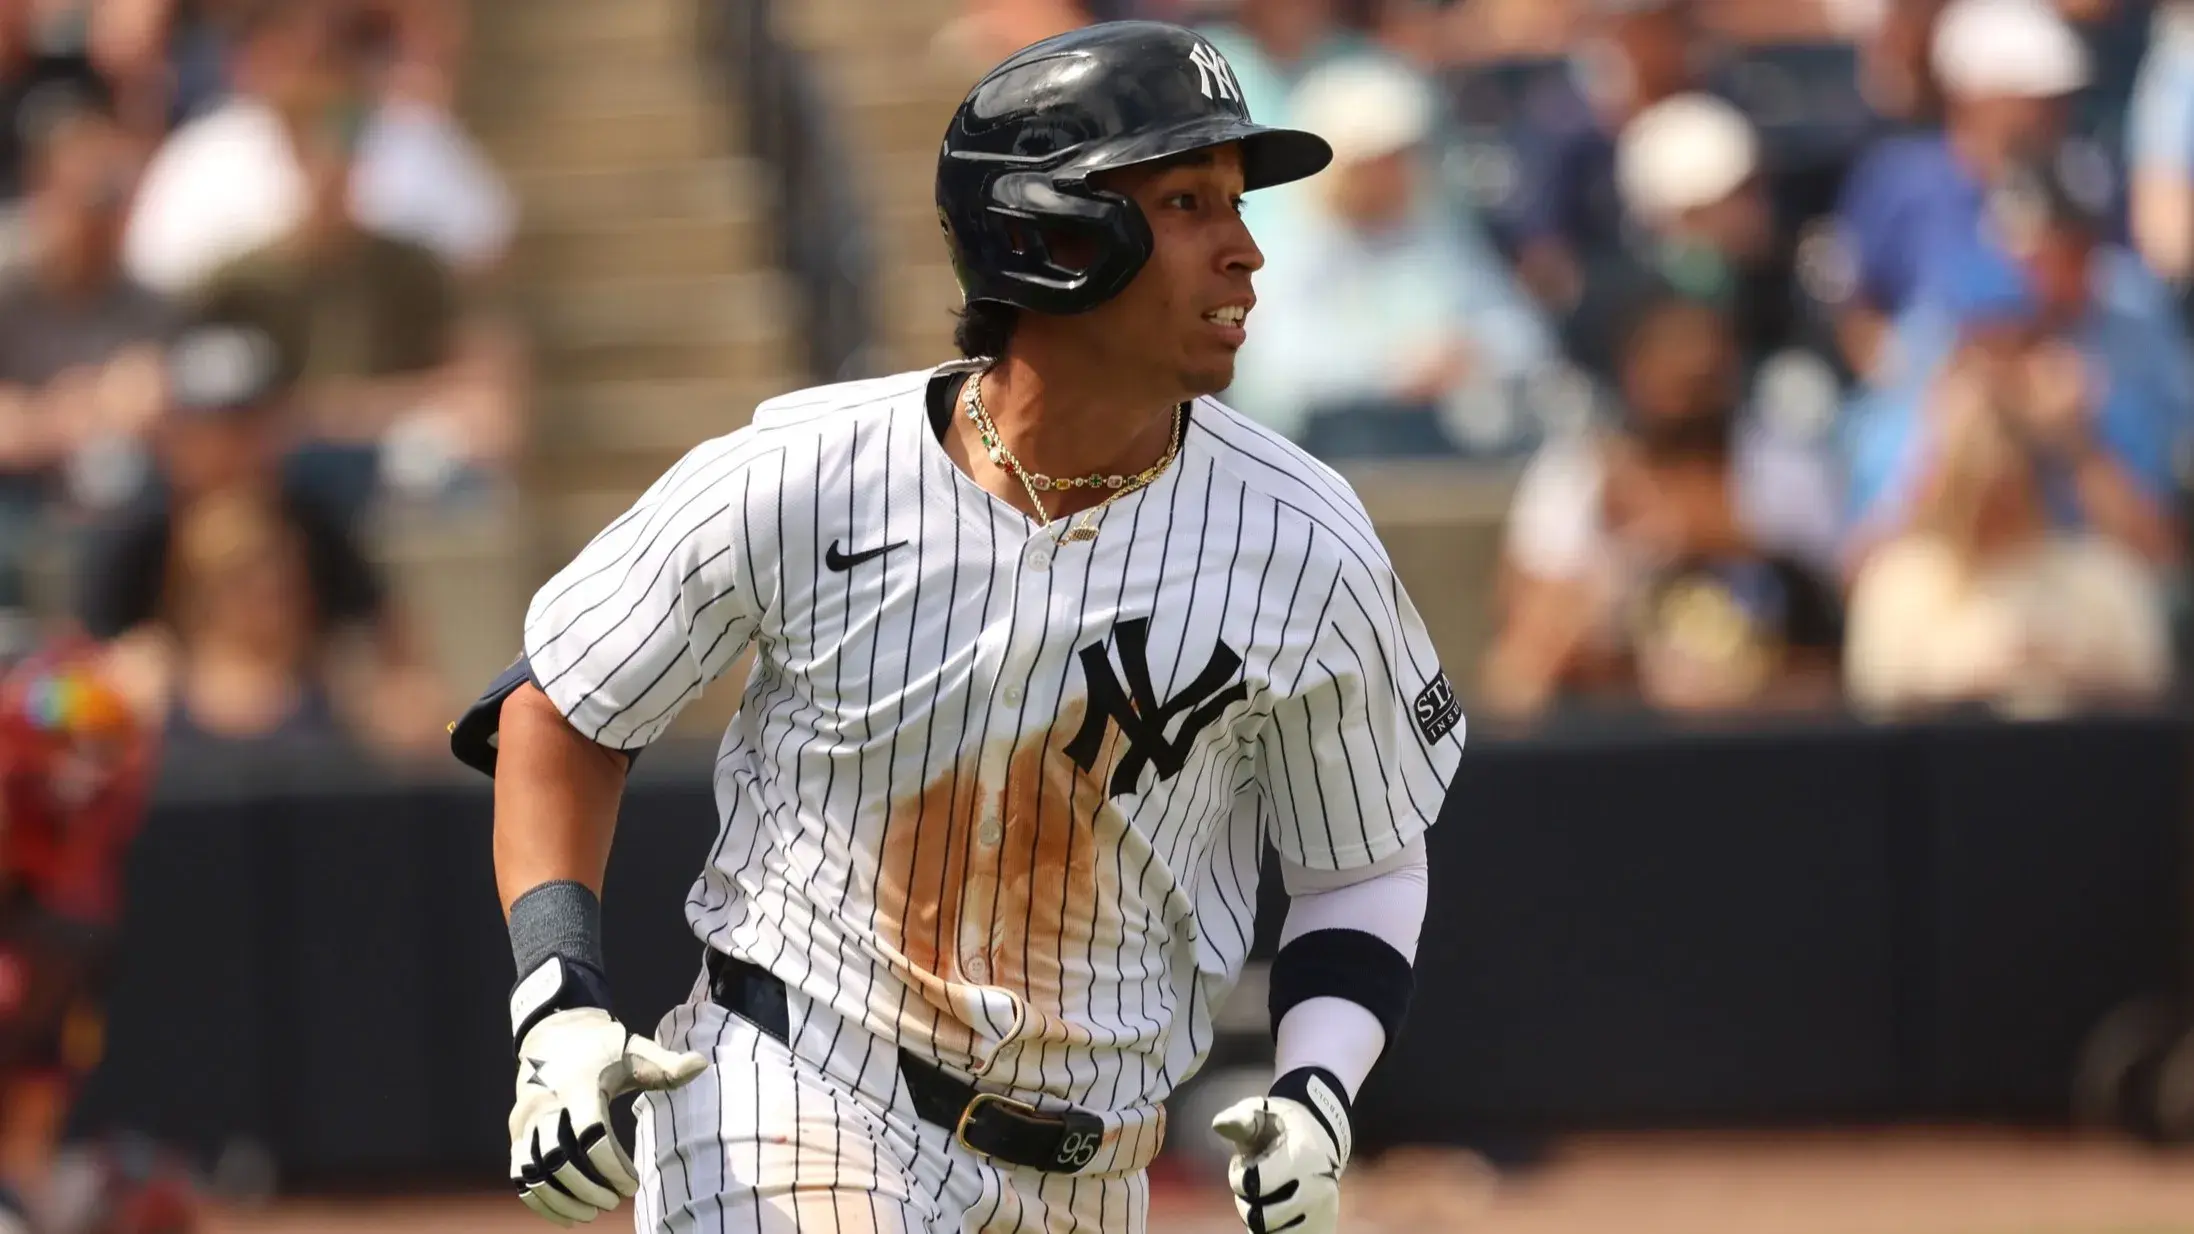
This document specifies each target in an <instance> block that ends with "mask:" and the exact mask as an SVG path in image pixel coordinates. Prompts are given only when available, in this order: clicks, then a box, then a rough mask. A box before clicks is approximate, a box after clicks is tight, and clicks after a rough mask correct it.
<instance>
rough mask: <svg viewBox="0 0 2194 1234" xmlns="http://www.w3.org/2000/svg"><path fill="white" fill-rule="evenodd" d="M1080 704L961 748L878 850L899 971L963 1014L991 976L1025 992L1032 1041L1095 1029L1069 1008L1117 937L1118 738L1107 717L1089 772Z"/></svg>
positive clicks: (880, 893)
mask: <svg viewBox="0 0 2194 1234" xmlns="http://www.w3.org/2000/svg"><path fill="white" fill-rule="evenodd" d="M1084 714H1085V704H1084V702H1083V701H1082V700H1080V699H1075V700H1071V701H1070V702H1068V703H1067V704H1066V706H1064V707H1062V708H1061V709H1060V711H1059V714H1058V716H1057V717H1056V718H1055V719H1054V720H1053V721H1052V723H1051V724H1050V726H1048V727H1047V728H1045V729H1043V730H1040V731H1037V732H1035V733H1028V734H1023V735H1022V736H1021V737H1020V738H1019V739H1018V740H1015V741H1010V742H1008V743H1006V746H1005V748H1004V749H1001V750H997V751H995V752H994V753H992V755H991V757H990V758H989V759H987V760H986V759H985V758H984V757H983V756H982V754H981V753H980V752H977V753H971V754H968V755H965V756H963V757H962V758H961V759H960V760H959V761H958V762H957V763H956V764H955V765H954V766H953V767H952V768H951V769H950V770H948V771H946V772H945V773H944V774H943V775H940V776H938V777H937V778H936V779H934V780H932V781H930V782H929V783H928V784H927V785H925V786H924V787H923V789H922V791H921V792H920V793H918V794H915V795H913V796H911V797H909V798H906V799H902V800H898V801H894V802H893V803H892V812H891V825H890V828H889V830H888V831H887V832H886V840H885V846H884V852H883V854H882V860H881V862H880V869H879V877H878V885H877V892H876V903H877V918H876V920H877V933H878V935H879V939H878V941H879V942H881V943H883V944H884V945H885V947H886V948H889V949H891V950H894V951H896V952H897V954H898V955H899V956H900V957H903V959H904V962H905V963H904V966H903V967H904V970H905V971H902V972H900V974H899V976H900V977H901V979H902V980H904V981H906V982H907V983H908V984H909V985H911V986H912V987H913V988H914V989H915V990H916V991H917V992H919V993H920V994H921V995H922V997H923V998H924V999H925V1000H926V1001H928V1002H929V1003H931V1004H932V1005H933V1006H935V1007H936V1008H937V1009H938V1010H940V1011H943V1012H945V1013H947V1014H948V1015H951V1016H954V1017H956V1018H961V1019H963V1020H964V1019H965V1017H966V1015H967V1011H966V1009H967V1008H968V1007H970V1006H971V1005H977V1004H979V1003H980V1000H981V998H982V988H983V987H988V988H989V989H991V990H1004V991H1006V992H1008V993H1011V994H1012V995H1014V996H1015V997H1016V998H1018V999H1019V1000H1021V1001H1022V1003H1023V1004H1024V1005H1025V1010H1026V1016H1027V1022H1026V1024H1025V1025H1024V1027H1023V1030H1022V1032H1021V1034H1020V1040H1021V1041H1022V1042H1034V1041H1053V1042H1074V1043H1086V1042H1087V1041H1088V1040H1089V1039H1090V1034H1089V1030H1088V1029H1087V1028H1086V1027H1085V1026H1083V1025H1082V1024H1078V1023H1074V1022H1072V1021H1071V1020H1070V1019H1069V1017H1068V1008H1069V1007H1070V1006H1082V1005H1084V1004H1085V1003H1086V993H1087V990H1088V988H1089V986H1090V983H1091V980H1092V977H1091V973H1090V957H1091V956H1092V954H1093V953H1094V954H1095V955H1096V957H1097V958H1098V960H1099V961H1100V962H1103V961H1104V960H1105V959H1106V958H1108V957H1109V954H1110V952H1111V951H1112V950H1114V949H1115V948H1117V947H1118V946H1119V943H1120V931H1121V923H1122V921H1123V906H1122V905H1121V904H1120V902H1119V901H1120V880H1119V877H1118V870H1117V866H1116V863H1115V862H1114V861H1112V860H1111V858H1110V853H1111V852H1112V850H1113V848H1114V847H1116V846H1117V844H1118V843H1119V840H1120V837H1121V834H1122V832H1123V831H1124V830H1125V828H1126V825H1127V823H1126V819H1125V816H1124V815H1123V814H1122V813H1121V812H1120V810H1119V809H1118V808H1117V807H1116V806H1114V805H1113V803H1112V802H1111V801H1110V800H1109V799H1108V798H1107V797H1106V795H1105V785H1106V784H1107V783H1108V782H1109V781H1110V779H1111V776H1112V771H1113V768H1114V767H1115V766H1116V765H1117V763H1118V760H1119V758H1120V755H1121V753H1122V737H1121V734H1120V730H1119V728H1118V726H1117V725H1108V726H1107V731H1106V734H1105V740H1104V744H1103V746H1102V749H1101V752H1100V754H1099V755H1098V757H1097V759H1096V760H1095V763H1094V765H1093V766H1092V767H1091V768H1090V769H1089V770H1088V771H1084V770H1083V769H1082V768H1081V767H1080V766H1078V765H1077V764H1076V763H1075V761H1074V760H1073V759H1072V758H1071V757H1069V756H1068V755H1067V754H1066V753H1065V747H1066V746H1067V745H1068V744H1069V743H1070V742H1072V741H1073V740H1074V737H1075V735H1076V734H1077V733H1079V732H1080V731H1081V727H1082V721H1083V716H1084ZM1001 756H1003V757H1001ZM986 764H988V766H989V767H990V768H991V769H992V775H991V776H990V777H988V778H986V777H985V775H984V774H983V773H984V768H985V766H986ZM1000 765H1002V766H1003V767H1004V775H1003V782H1002V783H1001V782H998V778H997V772H996V769H997V768H998V767H999V766H1000ZM986 822H988V823H992V824H994V828H995V829H994V830H993V829H992V828H990V827H986V826H985V824H986ZM992 837H995V842H990V841H991V840H992ZM971 960H977V961H979V962H980V965H981V968H980V969H978V971H976V972H970V971H969V968H970V967H971V965H970V961H971ZM950 1035H952V1034H946V1033H941V1034H940V1036H941V1037H947V1036H950ZM944 1043H945V1042H944V1041H941V1042H940V1044H944Z"/></svg>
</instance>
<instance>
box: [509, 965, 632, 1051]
mask: <svg viewBox="0 0 2194 1234" xmlns="http://www.w3.org/2000/svg"><path fill="white" fill-rule="evenodd" d="M587 1007H594V1008H600V1009H602V1010H604V1011H605V1012H606V1011H607V1010H608V1008H609V982H608V980H607V979H605V978H604V977H603V976H602V974H601V973H600V972H599V971H597V970H595V969H593V968H590V967H588V966H587V965H585V964H581V963H578V962H577V961H574V960H567V959H565V958H564V957H562V956H553V955H552V956H550V957H549V958H547V959H545V960H543V961H541V962H540V963H539V964H537V965H535V966H534V968H533V971H531V972H529V973H527V974H526V975H525V977H523V978H522V979H520V981H519V982H518V985H517V987H516V988H514V989H513V990H511V992H510V1042H511V1046H512V1048H513V1049H517V1048H521V1047H523V1046H524V1044H525V1040H526V1034H528V1033H530V1032H532V1031H533V1028H534V1025H536V1024H539V1023H540V1022H541V1021H543V1020H545V1019H547V1018H549V1017H550V1016H552V1015H554V1014H556V1013H557V1012H559V1011H575V1010H578V1009H580V1008H587Z"/></svg>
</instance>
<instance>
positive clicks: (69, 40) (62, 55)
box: [0, 0, 109, 201]
mask: <svg viewBox="0 0 2194 1234" xmlns="http://www.w3.org/2000/svg"><path fill="white" fill-rule="evenodd" d="M70 34H71V32H70V31H68V30H65V29H62V28H59V27H56V26H53V25H51V24H49V23H46V22H43V21H40V20H39V19H38V15H37V13H35V12H34V11H33V9H32V7H31V6H30V5H28V4H26V3H23V2H22V0H8V2H7V3H0V201H13V200H14V199H16V198H17V197H19V196H21V195H22V193H23V189H24V179H25V174H26V171H27V161H28V158H29V151H28V150H27V149H26V144H27V142H28V140H29V138H30V137H31V135H32V134H35V133H37V132H38V131H39V130H41V129H43V128H45V127H46V126H47V125H48V124H49V123H50V122H51V121H52V119H53V118H54V117H56V116H57V115H59V114H61V113H64V112H68V111H74V110H79V109H81V108H83V107H86V106H104V105H106V103H107V101H108V98H109V92H108V89H107V84H106V81H105V79H104V78H102V77H101V76H100V74H99V69H98V66H96V65H95V64H93V63H92V61H91V57H90V55H89V54H87V50H86V48H85V46H84V40H83V38H82V35H81V32H75V36H74V37H70Z"/></svg>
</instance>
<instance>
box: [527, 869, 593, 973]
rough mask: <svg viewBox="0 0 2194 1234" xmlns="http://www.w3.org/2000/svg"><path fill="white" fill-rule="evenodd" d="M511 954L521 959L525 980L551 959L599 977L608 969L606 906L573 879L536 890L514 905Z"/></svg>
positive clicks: (529, 892) (549, 884)
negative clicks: (604, 930)
mask: <svg viewBox="0 0 2194 1234" xmlns="http://www.w3.org/2000/svg"><path fill="white" fill-rule="evenodd" d="M510 953H511V957H512V958H513V959H515V960H517V961H518V975H519V976H521V977H523V976H525V975H526V974H527V973H530V972H532V971H533V970H534V969H536V968H539V967H540V966H541V962H542V961H543V960H546V959H548V958H549V957H550V956H558V957H561V958H562V959H564V960H568V961H570V962H571V963H573V964H581V965H585V966H586V967H587V968H589V969H591V970H593V971H594V972H595V973H597V974H600V973H602V972H604V971H606V966H605V965H604V964H603V963H602V902H601V901H600V900H598V899H596V898H595V895H594V893H593V892H591V891H589V890H587V888H586V884H584V883H576V882H572V881H571V880H569V879H562V880H558V881H556V882H553V883H543V884H541V885H540V886H538V887H535V888H534V889H533V890H531V891H528V892H527V893H525V894H524V895H522V896H519V897H518V899H517V901H516V902H515V903H513V904H512V905H511V906H510Z"/></svg>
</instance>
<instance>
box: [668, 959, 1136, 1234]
mask: <svg viewBox="0 0 2194 1234" xmlns="http://www.w3.org/2000/svg"><path fill="white" fill-rule="evenodd" d="M788 1003H789V1004H790V1007H789V1012H790V1014H789V1022H790V1026H791V1034H790V1036H791V1041H792V1042H793V1046H794V1047H796V1048H788V1047H787V1046H786V1045H784V1044H782V1043H780V1042H779V1041H777V1040H776V1038H774V1037H772V1036H770V1035H769V1034H767V1033H765V1032H763V1031H762V1030H761V1029H759V1028H757V1027H755V1026H754V1025H753V1024H751V1023H749V1022H747V1021H746V1020H745V1019H742V1018H741V1017H739V1016H736V1015H733V1014H732V1013H731V1012H729V1011H726V1010H725V1009H724V1008H723V1007H721V1006H719V1005H717V1004H716V1003H715V1002H714V1001H713V1000H711V999H710V997H709V995H708V991H707V981H706V979H705V978H704V979H703V981H702V982H701V983H700V985H699V986H698V987H697V988H696V991H695V993H694V995H693V996H692V997H691V998H689V999H688V1000H687V1001H686V1002H685V1003H684V1004H683V1005H681V1006H679V1007H677V1008H676V1009H674V1010H673V1011H672V1012H671V1013H670V1014H669V1015H668V1016H666V1017H664V1019H663V1022H662V1024H661V1025H660V1026H659V1027H658V1028H657V1031H656V1038H657V1040H658V1041H660V1042H662V1044H663V1045H665V1046H666V1047H669V1048H671V1049H676V1050H691V1051H694V1052H696V1053H699V1054H702V1055H704V1056H706V1057H707V1058H708V1059H709V1060H710V1066H709V1069H708V1070H707V1071H706V1072H704V1073H702V1075H701V1076H700V1077H699V1078H697V1079H695V1080H694V1081H693V1082H692V1083H690V1084H687V1085H686V1086H685V1087H683V1088H679V1089H676V1090H674V1091H671V1092H668V1093H647V1094H644V1095H642V1097H641V1098H640V1100H639V1102H638V1103H637V1104H636V1106H635V1113H636V1115H637V1116H638V1120H639V1127H638V1134H637V1138H636V1142H635V1144H634V1149H633V1154H632V1155H633V1161H634V1163H635V1165H636V1166H637V1168H638V1171H639V1179H640V1194H639V1196H638V1197H637V1198H636V1199H635V1200H634V1209H635V1216H634V1224H635V1228H636V1229H637V1230H638V1231H639V1234H657V1232H662V1234H689V1232H694V1231H708V1232H709V1234H819V1232H827V1234H872V1232H873V1234H1052V1232H1054V1231H1056V1232H1059V1234H1064V1232H1065V1231H1070V1230H1072V1231H1080V1232H1082V1234H1142V1232H1143V1230H1144V1229H1145V1226H1146V1219H1147V1215H1148V1212H1149V1208H1150V1184H1149V1179H1148V1177H1147V1175H1146V1173H1145V1171H1144V1170H1143V1169H1141V1168H1134V1169H1120V1170H1114V1171H1110V1172H1108V1171H1106V1170H1105V1166H1106V1165H1107V1164H1108V1162H1107V1161H1104V1160H1100V1161H1095V1162H1092V1164H1091V1166H1090V1167H1088V1168H1085V1169H1084V1170H1083V1171H1082V1172H1080V1173H1077V1174H1072V1175H1060V1174H1045V1173H1041V1172H1038V1171H1035V1170H1029V1169H1024V1168H1022V1167H1019V1166H1013V1165H1006V1164H1003V1163H998V1162H993V1161H990V1160H987V1159H985V1158H983V1157H981V1156H979V1155H977V1154H976V1153H974V1152H973V1151H971V1150H969V1149H967V1148H965V1147H963V1146H961V1145H960V1144H959V1143H958V1142H957V1141H956V1139H955V1138H954V1136H953V1134H952V1132H951V1131H950V1130H947V1129H945V1128H942V1127H935V1126H931V1125H930V1124H928V1123H925V1122H923V1121H922V1120H921V1119H920V1118H918V1117H916V1115H915V1113H914V1107H913V1105H912V1102H911V1099H910V1098H909V1097H908V1096H907V1095H906V1093H905V1090H904V1086H903V1085H901V1084H899V1083H898V1082H897V1081H898V1050H897V1048H896V1047H895V1046H892V1045H891V1044H889V1043H887V1042H883V1041H880V1040H878V1039H876V1038H875V1037H873V1036H870V1035H869V1034H868V1033H866V1032H865V1031H863V1030H862V1029H861V1028H860V1027H859V1026H857V1025H854V1024H851V1023H846V1022H843V1021H841V1019H840V1018H839V1017H838V1016H837V1015H835V1014H834V1013H833V1012H832V1011H831V1010H830V1009H829V1008H827V1007H825V1006H822V1005H820V1004H817V1003H815V1002H813V1001H812V1000H809V999H807V998H805V997H804V996H802V995H801V994H799V993H798V992H797V991H795V992H792V993H791V994H790V995H789V996H788ZM1162 1134H1163V1129H1162V1124H1160V1125H1158V1126H1153V1127H1148V1128H1144V1129H1142V1130H1141V1131H1138V1132H1131V1133H1129V1134H1127V1135H1124V1136H1122V1137H1120V1138H1121V1140H1122V1141H1123V1142H1122V1143H1121V1145H1120V1151H1119V1152H1118V1154H1117V1158H1118V1159H1119V1160H1120V1161H1125V1162H1130V1163H1133V1162H1136V1161H1139V1160H1140V1159H1143V1158H1147V1156H1148V1155H1149V1154H1148V1152H1146V1151H1140V1146H1138V1145H1137V1144H1135V1143H1134V1142H1133V1141H1134V1140H1136V1139H1139V1138H1143V1137H1148V1136H1159V1135H1162ZM1151 1147H1155V1145H1151ZM1106 1156H1107V1157H1113V1156H1115V1154H1112V1153H1107V1154H1106Z"/></svg>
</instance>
